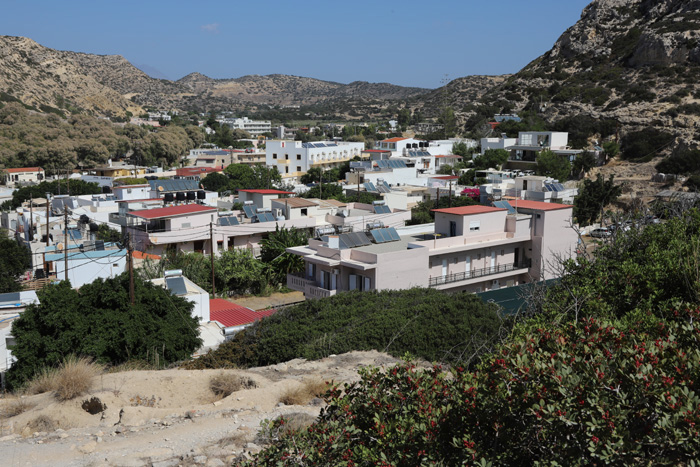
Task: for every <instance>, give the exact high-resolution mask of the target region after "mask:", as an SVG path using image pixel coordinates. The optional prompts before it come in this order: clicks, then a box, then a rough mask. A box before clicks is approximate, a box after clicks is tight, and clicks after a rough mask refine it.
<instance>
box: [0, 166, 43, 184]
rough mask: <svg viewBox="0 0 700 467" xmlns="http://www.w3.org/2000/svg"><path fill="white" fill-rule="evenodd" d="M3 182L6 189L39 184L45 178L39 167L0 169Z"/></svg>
mask: <svg viewBox="0 0 700 467" xmlns="http://www.w3.org/2000/svg"><path fill="white" fill-rule="evenodd" d="M0 173H2V174H3V181H4V183H5V185H7V186H8V187H14V186H18V185H28V184H34V183H39V182H41V181H43V180H44V179H45V178H46V174H45V173H44V169H42V168H41V167H22V168H19V169H0Z"/></svg>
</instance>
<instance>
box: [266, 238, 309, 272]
mask: <svg viewBox="0 0 700 467" xmlns="http://www.w3.org/2000/svg"><path fill="white" fill-rule="evenodd" d="M307 243H308V235H307V234H306V232H304V231H303V230H299V229H295V228H293V227H292V228H291V229H287V228H285V227H282V228H281V229H280V227H279V225H277V226H276V227H275V231H274V232H271V233H270V234H269V236H268V237H267V238H264V239H262V240H261V241H260V247H261V248H260V259H261V260H262V261H263V262H264V263H265V264H267V265H268V266H269V267H270V268H271V270H272V275H273V278H274V279H275V280H276V281H277V282H279V283H285V282H286V280H287V274H291V273H295V272H301V271H303V270H304V259H303V258H302V257H301V256H299V255H294V254H291V253H287V251H286V249H287V248H291V247H295V246H300V245H306V244H307Z"/></svg>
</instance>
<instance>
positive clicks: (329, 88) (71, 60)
mask: <svg viewBox="0 0 700 467" xmlns="http://www.w3.org/2000/svg"><path fill="white" fill-rule="evenodd" d="M429 91H430V90H429V89H422V88H410V87H402V86H396V85H393V84H388V83H368V82H363V81H356V82H353V83H350V84H341V83H335V82H330V81H322V80H318V79H313V78H304V77H298V76H288V75H267V76H258V75H249V76H243V77H240V78H235V79H212V78H209V77H207V76H204V75H202V74H200V73H192V74H190V75H187V76H185V77H184V78H181V79H180V80H178V81H169V80H164V79H155V78H152V77H150V76H148V75H147V74H146V73H144V72H143V71H141V70H139V69H138V68H136V67H134V66H133V65H132V64H131V63H129V62H128V61H127V60H126V59H125V58H124V57H121V56H119V55H93V54H85V53H77V52H67V51H57V50H53V49H50V48H47V47H43V46H41V45H39V44H37V43H36V42H34V41H32V40H31V39H27V38H23V37H11V36H0V92H3V93H4V94H2V96H3V98H2V100H13V99H19V100H20V101H22V103H24V104H27V105H31V106H34V107H35V108H37V109H41V110H45V109H49V110H50V109H53V111H55V112H59V111H60V112H63V113H64V114H66V113H74V112H79V111H87V112H90V113H94V114H98V115H108V116H113V115H118V116H124V115H126V112H127V111H130V112H132V113H136V112H141V111H142V110H143V108H144V107H154V108H158V109H163V110H170V109H173V110H199V111H208V110H224V109H227V110H228V109H234V110H235V109H236V108H240V107H243V106H245V105H256V104H267V105H309V104H312V105H313V104H318V103H322V102H334V101H357V102H362V101H380V102H386V101H395V100H402V99H410V98H413V97H416V96H420V95H423V94H425V93H427V92H429ZM42 106H43V107H42Z"/></svg>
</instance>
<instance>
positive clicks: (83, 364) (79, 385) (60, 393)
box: [54, 357, 102, 401]
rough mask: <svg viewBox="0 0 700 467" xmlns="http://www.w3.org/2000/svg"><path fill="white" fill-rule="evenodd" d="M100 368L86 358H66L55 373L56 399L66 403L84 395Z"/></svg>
mask: <svg viewBox="0 0 700 467" xmlns="http://www.w3.org/2000/svg"><path fill="white" fill-rule="evenodd" d="M101 372H102V367H101V366H100V365H97V364H95V363H93V362H92V360H90V359H88V358H78V357H68V358H66V359H65V360H64V361H63V363H62V364H61V366H60V367H59V368H58V371H56V373H55V383H54V386H55V391H56V399H58V400H60V401H66V400H70V399H74V398H76V397H78V396H81V395H83V394H85V393H86V392H87V391H89V390H90V387H92V380H93V378H94V377H95V376H97V375H99V374H100V373H101Z"/></svg>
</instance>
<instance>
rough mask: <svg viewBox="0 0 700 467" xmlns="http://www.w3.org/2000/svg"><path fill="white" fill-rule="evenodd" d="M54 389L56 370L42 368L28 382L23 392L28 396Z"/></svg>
mask: <svg viewBox="0 0 700 467" xmlns="http://www.w3.org/2000/svg"><path fill="white" fill-rule="evenodd" d="M55 389H56V369H55V368H44V369H42V370H41V371H40V372H39V373H38V374H37V375H36V376H35V377H34V379H32V380H31V381H30V382H29V385H28V386H27V388H26V389H25V392H26V393H27V394H29V395H34V394H44V393H45V392H51V391H54V390H55Z"/></svg>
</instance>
